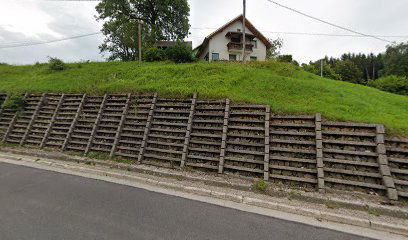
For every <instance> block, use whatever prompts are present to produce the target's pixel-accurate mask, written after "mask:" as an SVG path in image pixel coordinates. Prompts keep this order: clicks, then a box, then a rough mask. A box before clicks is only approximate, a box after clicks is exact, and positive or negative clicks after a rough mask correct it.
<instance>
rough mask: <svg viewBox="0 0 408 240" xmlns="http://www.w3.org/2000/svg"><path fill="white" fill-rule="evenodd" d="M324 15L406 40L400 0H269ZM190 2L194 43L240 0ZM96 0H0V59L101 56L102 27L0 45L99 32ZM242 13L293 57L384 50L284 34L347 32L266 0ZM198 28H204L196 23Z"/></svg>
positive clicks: (361, 42)
mask: <svg viewBox="0 0 408 240" xmlns="http://www.w3.org/2000/svg"><path fill="white" fill-rule="evenodd" d="M276 1H278V2H280V3H282V4H285V5H286V6H289V7H292V8H295V9H297V10H300V11H302V12H305V13H307V14H310V15H313V16H315V17H318V18H321V19H324V20H327V21H329V22H332V23H335V24H338V25H341V26H345V27H348V28H351V29H354V30H356V31H359V32H363V33H366V34H372V35H402V36H406V37H404V38H391V37H388V38H387V39H389V40H392V41H397V42H401V41H405V42H406V41H408V14H407V9H408V1H407V0H392V1H390V0H341V1H339V0H285V1H283V0H276ZM189 3H190V7H191V16H190V24H191V27H192V29H191V30H190V31H191V36H190V38H189V39H190V40H192V41H193V45H194V47H195V46H197V45H198V44H200V43H201V41H202V40H203V39H204V37H205V36H207V35H209V34H210V33H211V32H212V31H214V28H218V27H220V26H222V25H223V24H225V23H226V22H228V21H229V20H231V19H233V18H234V17H236V16H238V15H239V14H240V13H241V11H242V0H189ZM96 4H97V2H55V1H45V0H0V62H7V63H12V64H32V63H35V62H37V61H39V62H43V61H46V60H47V56H53V57H58V58H62V59H64V60H65V61H67V62H74V61H81V60H92V61H103V60H104V57H103V56H102V55H101V54H100V53H99V50H98V45H99V44H100V43H101V42H102V39H103V36H102V35H94V36H89V37H85V38H79V39H74V40H69V41H63V42H56V43H51V44H46V45H36V46H29V47H19V48H9V49H7V48H2V47H5V46H10V45H13V44H19V43H31V42H39V41H50V40H56V39H61V38H65V37H70V36H75V35H82V34H88V33H94V32H98V31H99V30H100V28H101V23H98V22H97V21H96V20H95V17H94V16H95V14H96V11H95V5H96ZM247 5H248V6H247V18H248V19H249V20H250V21H251V22H252V23H253V24H254V25H255V27H257V28H258V29H259V30H260V31H261V32H263V33H264V35H265V36H267V37H268V38H278V37H279V38H281V39H283V42H284V47H283V49H282V53H284V54H292V55H293V56H294V58H295V59H296V60H298V61H300V62H308V61H310V60H316V59H319V58H321V57H323V56H325V55H328V56H334V57H338V56H340V55H341V54H342V53H345V52H363V53H369V52H375V53H379V52H382V51H384V50H385V46H386V45H387V43H386V42H383V41H379V40H376V39H372V38H356V37H328V36H307V35H291V34H283V33H274V32H307V33H327V34H350V33H349V32H346V31H344V30H340V29H337V28H334V27H331V26H328V25H325V24H323V23H320V22H317V21H314V20H312V19H308V18H305V17H304V16H301V15H298V14H296V13H293V12H291V11H289V10H287V9H283V8H280V7H278V6H276V5H274V4H272V3H270V2H268V1H267V0H247ZM196 28H205V29H196Z"/></svg>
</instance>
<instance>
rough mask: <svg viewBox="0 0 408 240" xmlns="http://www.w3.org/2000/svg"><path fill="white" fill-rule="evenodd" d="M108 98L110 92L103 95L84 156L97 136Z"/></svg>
mask: <svg viewBox="0 0 408 240" xmlns="http://www.w3.org/2000/svg"><path fill="white" fill-rule="evenodd" d="M107 100H108V94H105V95H104V96H103V100H102V102H101V106H100V107H99V111H98V115H96V119H95V123H94V125H93V128H92V132H91V136H90V137H89V140H88V144H87V145H86V148H85V152H84V156H86V155H87V154H88V153H89V151H90V150H91V147H92V143H93V140H94V138H95V134H96V131H97V130H98V127H99V122H100V121H101V117H102V113H103V110H104V109H105V105H106V101H107Z"/></svg>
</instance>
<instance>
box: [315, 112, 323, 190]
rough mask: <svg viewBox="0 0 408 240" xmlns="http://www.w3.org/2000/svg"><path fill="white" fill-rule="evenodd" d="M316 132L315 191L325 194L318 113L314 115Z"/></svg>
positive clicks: (319, 116) (321, 138)
mask: <svg viewBox="0 0 408 240" xmlns="http://www.w3.org/2000/svg"><path fill="white" fill-rule="evenodd" d="M315 131H316V166H317V189H318V191H319V192H321V193H324V192H325V186H324V163H323V136H322V116H321V114H320V113H317V114H316V115H315Z"/></svg>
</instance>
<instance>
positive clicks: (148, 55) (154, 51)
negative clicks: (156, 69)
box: [143, 48, 166, 62]
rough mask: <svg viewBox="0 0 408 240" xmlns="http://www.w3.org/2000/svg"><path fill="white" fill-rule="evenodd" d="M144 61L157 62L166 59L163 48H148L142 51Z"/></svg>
mask: <svg viewBox="0 0 408 240" xmlns="http://www.w3.org/2000/svg"><path fill="white" fill-rule="evenodd" d="M143 58H144V60H145V61H146V62H158V61H163V60H165V59H166V56H165V53H164V50H162V49H159V48H149V49H147V50H146V51H145V52H144V56H143Z"/></svg>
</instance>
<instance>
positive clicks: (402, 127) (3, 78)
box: [0, 62, 408, 135]
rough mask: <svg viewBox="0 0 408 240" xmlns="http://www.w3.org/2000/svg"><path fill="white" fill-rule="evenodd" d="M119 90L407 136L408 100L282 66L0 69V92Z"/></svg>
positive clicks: (99, 65)
mask: <svg viewBox="0 0 408 240" xmlns="http://www.w3.org/2000/svg"><path fill="white" fill-rule="evenodd" d="M25 91H29V92H38V93H40V92H54V93H55V92H65V93H67V92H72V93H84V92H86V93H90V94H97V93H119V92H146V91H149V92H153V91H157V92H159V93H160V94H162V95H172V96H183V97H184V96H188V95H190V94H191V93H193V92H198V93H199V95H200V96H201V97H208V98H223V97H229V98H230V99H232V100H234V101H243V102H253V103H258V104H269V105H270V106H271V107H272V110H273V111H274V112H285V113H296V114H300V113H316V112H321V113H322V114H323V116H324V117H325V118H328V119H336V120H341V121H356V122H366V123H382V124H385V125H386V127H387V128H388V130H389V133H392V134H399V135H408V97H406V96H398V95H394V94H390V93H386V92H381V91H379V90H376V89H374V88H369V87H364V86H361V85H354V84H349V83H345V82H339V81H334V80H329V79H324V78H320V77H318V76H315V75H312V74H309V73H306V72H303V71H301V70H299V69H297V68H296V67H294V66H292V65H288V64H282V63H274V62H269V63H250V64H247V65H241V64H231V63H218V64H216V63H214V64H208V63H195V64H180V65H176V64H171V63H142V64H139V63H135V62H129V63H120V62H111V63H81V64H71V65H69V69H68V70H65V71H62V72H50V71H49V70H48V68H47V65H38V66H18V67H17V66H0V92H25Z"/></svg>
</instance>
